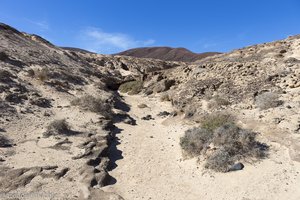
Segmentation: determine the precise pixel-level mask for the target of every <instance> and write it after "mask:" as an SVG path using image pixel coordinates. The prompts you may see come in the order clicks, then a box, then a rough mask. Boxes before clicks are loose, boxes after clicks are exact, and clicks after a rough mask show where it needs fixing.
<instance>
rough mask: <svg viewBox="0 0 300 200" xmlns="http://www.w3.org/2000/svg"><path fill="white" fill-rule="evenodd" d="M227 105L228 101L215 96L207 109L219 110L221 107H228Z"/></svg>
mask: <svg viewBox="0 0 300 200" xmlns="http://www.w3.org/2000/svg"><path fill="white" fill-rule="evenodd" d="M228 105H230V102H229V101H228V100H226V99H225V98H222V97H220V96H218V95H217V96H214V97H213V98H212V99H211V100H210V101H209V103H208V108H209V109H213V108H220V107H222V106H228Z"/></svg>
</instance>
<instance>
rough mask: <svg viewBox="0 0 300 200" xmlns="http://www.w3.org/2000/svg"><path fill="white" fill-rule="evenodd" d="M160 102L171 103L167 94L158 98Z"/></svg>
mask: <svg viewBox="0 0 300 200" xmlns="http://www.w3.org/2000/svg"><path fill="white" fill-rule="evenodd" d="M160 101H162V102H163V101H171V99H170V96H169V94H163V95H161V96H160Z"/></svg>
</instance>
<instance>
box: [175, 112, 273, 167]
mask: <svg viewBox="0 0 300 200" xmlns="http://www.w3.org/2000/svg"><path fill="white" fill-rule="evenodd" d="M203 122H204V123H203ZM203 122H202V125H201V126H200V127H198V128H193V129H189V130H187V131H186V132H185V135H184V136H183V137H182V138H181V139H180V146H181V147H182V149H183V153H184V154H185V155H186V156H188V157H196V156H203V157H204V158H206V163H205V167H206V168H208V169H212V170H214V171H218V172H227V171H228V170H229V168H230V166H231V165H232V164H234V163H235V162H237V161H239V160H241V159H247V158H251V159H261V158H264V157H266V156H267V150H268V147H267V145H265V144H263V143H260V142H258V141H256V135H257V134H256V133H254V132H252V131H249V130H245V129H242V128H240V127H238V126H237V125H235V124H234V120H233V117H232V116H230V115H228V114H212V115H209V116H208V117H207V118H206V119H204V120H203Z"/></svg>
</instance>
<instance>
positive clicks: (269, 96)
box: [255, 92, 283, 110]
mask: <svg viewBox="0 0 300 200" xmlns="http://www.w3.org/2000/svg"><path fill="white" fill-rule="evenodd" d="M255 104H256V106H257V107H258V108H259V109H260V110H266V109H269V108H275V107H277V106H280V105H282V104H283V102H282V101H281V100H279V95H278V94H276V93H273V92H265V93H262V94H260V95H257V96H256V98H255Z"/></svg>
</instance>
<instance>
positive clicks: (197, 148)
mask: <svg viewBox="0 0 300 200" xmlns="http://www.w3.org/2000/svg"><path fill="white" fill-rule="evenodd" d="M211 138H212V133H211V132H210V131H208V130H207V129H203V128H192V129H189V130H187V131H186V132H185V134H184V136H183V137H181V138H180V146H181V148H182V149H183V150H184V152H185V155H186V156H188V157H195V156H197V155H200V153H201V151H202V150H204V149H206V148H207V147H208V145H209V141H210V140H211Z"/></svg>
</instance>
